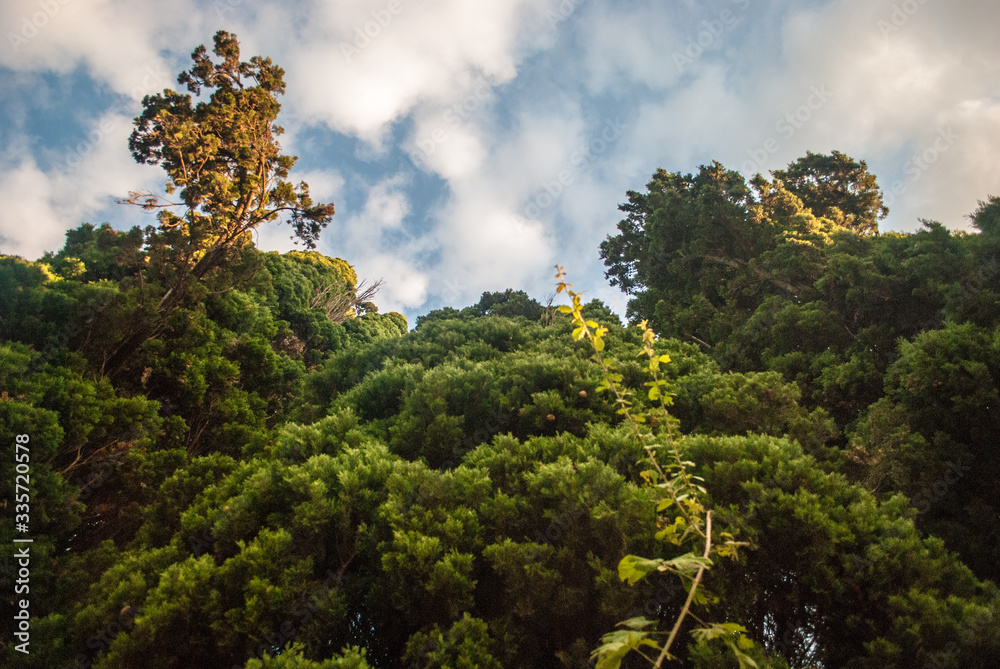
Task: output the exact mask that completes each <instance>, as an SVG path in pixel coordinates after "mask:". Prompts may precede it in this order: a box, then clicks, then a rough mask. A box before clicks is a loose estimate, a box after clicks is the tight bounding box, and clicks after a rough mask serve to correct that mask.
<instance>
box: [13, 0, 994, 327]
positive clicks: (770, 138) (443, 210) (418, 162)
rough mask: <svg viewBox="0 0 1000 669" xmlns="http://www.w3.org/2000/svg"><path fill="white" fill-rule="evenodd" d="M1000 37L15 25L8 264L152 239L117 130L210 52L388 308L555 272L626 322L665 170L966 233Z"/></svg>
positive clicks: (610, 22) (472, 8)
mask: <svg viewBox="0 0 1000 669" xmlns="http://www.w3.org/2000/svg"><path fill="white" fill-rule="evenodd" d="M997 25H1000V3H997V2H996V0H952V1H950V2H945V1H944V0H827V1H809V0H800V1H797V2H792V1H790V0H787V1H779V0H772V1H766V0H716V1H714V2H694V1H693V0H676V1H674V2H652V1H650V0H631V1H629V0H626V1H624V2H615V3H611V2H606V1H601V0H482V1H480V2H471V1H469V0H464V1H463V0H325V1H322V0H315V1H305V2H298V3H294V4H293V5H292V6H283V5H282V4H280V3H278V2H270V1H267V0H198V1H197V2H196V1H194V0H156V1H154V0H130V2H127V3H126V2H119V1H114V0H3V1H2V2H0V36H2V41H0V202H2V206H0V253H6V254H16V255H21V256H23V257H25V258H28V259H32V260H33V259H36V258H38V257H40V256H41V255H42V254H43V253H44V252H46V251H56V250H58V249H59V248H61V246H62V244H63V242H64V239H65V232H66V230H68V229H72V228H75V227H77V226H78V225H80V224H81V223H83V222H90V223H94V224H99V223H102V222H105V221H107V222H109V223H111V224H112V225H113V226H114V227H115V228H118V229H128V228H131V227H132V226H135V225H140V226H145V225H149V224H151V223H154V222H155V219H153V218H152V217H150V215H149V214H145V213H144V212H142V211H141V210H140V209H138V208H137V207H129V206H124V205H118V204H116V199H119V198H122V197H124V196H126V195H127V194H128V192H129V191H136V190H144V189H148V190H153V191H156V192H162V188H163V182H164V180H165V179H164V173H163V172H162V170H161V169H160V168H158V167H156V166H148V165H138V164H136V163H135V161H134V160H133V159H132V157H131V155H130V154H129V151H128V136H129V134H130V132H131V129H132V126H131V120H132V118H134V117H135V116H136V115H138V114H139V112H140V111H141V100H142V98H143V96H145V95H149V94H153V93H157V92H160V91H161V90H163V89H164V88H173V89H180V86H179V85H178V84H177V83H176V77H177V74H178V73H180V72H181V71H183V70H185V69H187V68H188V67H189V66H190V63H191V61H190V54H191V52H192V51H193V50H194V49H195V48H196V47H197V46H198V45H200V44H206V45H208V46H209V47H211V44H212V36H213V35H214V34H215V32H216V31H217V30H220V29H224V30H228V31H229V32H231V33H234V34H236V36H237V37H238V39H239V41H240V45H241V56H242V58H243V59H244V60H249V58H250V57H251V56H254V55H263V56H268V57H270V58H272V60H274V62H276V63H277V64H279V65H280V66H282V67H283V68H284V70H285V81H286V84H287V90H286V94H285V95H284V96H283V98H282V99H281V103H282V112H281V116H280V117H279V123H280V124H281V125H282V126H283V127H284V128H285V130H286V132H285V134H284V135H283V136H282V137H281V138H280V141H281V144H282V148H283V149H284V151H285V152H286V153H290V154H293V155H296V156H298V157H299V161H298V163H297V164H296V166H295V168H294V170H293V171H292V173H291V177H292V180H293V181H296V182H297V181H298V180H300V179H301V180H304V181H306V182H307V183H308V184H309V186H310V190H311V193H312V195H313V198H314V199H316V200H320V201H323V202H327V201H333V202H334V204H335V206H336V210H337V213H336V215H335V216H334V218H333V221H332V222H331V224H330V225H329V226H328V227H327V228H326V229H325V230H324V231H323V234H322V236H321V240H320V244H319V246H318V250H319V251H321V252H323V253H325V254H327V255H330V256H337V257H342V258H344V259H345V260H347V261H348V262H350V263H351V264H352V265H354V266H355V268H356V269H357V272H358V275H359V277H362V278H367V279H368V280H369V281H374V280H377V279H379V278H381V279H383V280H384V281H385V284H384V286H383V288H382V291H381V293H380V294H379V296H378V297H377V298H376V299H375V302H376V303H377V304H378V305H379V307H380V309H381V310H382V311H389V310H396V311H401V312H403V313H404V314H406V315H407V317H408V318H409V319H410V323H411V324H412V323H413V321H414V318H415V317H416V316H418V315H420V314H424V313H427V312H428V311H430V310H432V309H436V308H439V307H442V306H452V307H456V308H461V307H464V306H468V305H470V304H474V303H476V302H477V301H478V300H479V297H480V295H481V294H482V292H483V291H502V290H504V289H506V288H514V289H519V290H524V291H526V292H527V293H528V294H529V295H531V296H533V297H535V298H536V299H539V300H541V301H543V302H544V301H545V300H546V298H547V297H548V296H549V295H550V294H552V293H553V292H554V287H555V284H554V280H553V274H554V271H553V266H554V265H555V264H556V263H558V264H560V265H564V266H566V267H567V269H568V272H569V278H570V280H571V281H572V282H573V283H574V284H575V285H576V288H577V289H578V290H586V291H587V292H588V294H589V295H590V296H592V297H597V298H599V299H601V300H603V301H604V302H605V303H606V304H608V305H609V306H610V307H611V308H612V309H614V310H615V311H616V312H618V313H619V314H624V311H625V305H626V302H627V297H626V296H625V295H623V294H622V293H621V292H619V291H618V290H617V289H616V288H612V287H611V286H609V284H608V282H607V281H606V280H605V278H604V266H603V263H602V261H601V259H600V256H599V245H600V243H601V241H603V240H604V239H605V238H606V237H607V236H608V235H612V234H615V233H616V231H617V229H616V225H617V223H618V221H619V220H620V219H621V218H622V215H621V212H619V211H618V205H619V203H621V202H625V201H626V200H627V196H626V192H627V191H628V190H637V191H642V190H644V188H645V185H646V183H647V182H648V181H649V179H650V177H651V176H652V174H653V173H654V172H655V171H656V170H657V169H658V168H662V169H665V170H667V171H670V172H682V173H685V174H687V173H692V172H697V170H698V167H699V166H700V165H703V164H707V163H710V162H711V161H713V160H718V161H719V162H721V163H722V164H723V165H725V166H726V167H728V168H730V169H735V170H738V171H740V172H741V173H743V174H744V175H745V176H746V177H747V178H749V177H750V176H752V175H753V174H754V173H757V172H760V173H763V174H765V175H767V174H768V170H774V169H781V168H783V167H785V166H787V165H788V164H789V163H791V162H793V161H795V160H796V159H797V158H800V157H802V156H804V155H805V154H806V151H812V152H814V153H829V152H831V151H833V150H838V151H841V152H844V153H846V154H847V155H849V156H851V157H853V158H855V159H857V160H864V161H865V162H866V163H867V165H868V168H869V170H870V171H871V172H873V173H874V174H875V175H876V176H877V177H878V180H879V185H880V186H881V187H882V188H883V190H884V191H886V202H887V204H888V205H889V208H890V214H889V216H888V218H886V219H885V220H884V221H882V223H881V229H882V230H883V231H886V230H897V231H912V230H915V229H917V228H919V227H920V220H921V219H930V220H936V221H940V222H941V223H943V224H944V225H946V226H947V227H948V228H950V229H953V230H968V229H969V220H968V215H969V214H970V213H972V212H973V211H974V210H975V209H976V207H977V204H978V202H979V201H981V200H985V199H986V198H987V197H988V196H990V195H1000V41H998V40H997V39H996V26H997ZM257 243H258V246H259V247H260V248H262V249H265V250H277V251H287V250H292V249H295V248H297V247H296V246H295V245H294V244H293V242H292V240H291V228H290V227H289V226H287V225H280V224H271V225H268V226H265V227H262V228H260V229H259V231H258V240H257Z"/></svg>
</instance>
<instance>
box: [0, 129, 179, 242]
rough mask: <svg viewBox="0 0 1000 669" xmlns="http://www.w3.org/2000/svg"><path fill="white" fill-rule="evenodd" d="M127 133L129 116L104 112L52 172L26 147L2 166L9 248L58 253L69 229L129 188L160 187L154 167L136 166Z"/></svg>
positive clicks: (1, 231) (2, 213) (0, 193)
mask: <svg viewBox="0 0 1000 669" xmlns="http://www.w3.org/2000/svg"><path fill="white" fill-rule="evenodd" d="M128 132H129V124H128V119H127V117H124V116H121V115H119V114H114V113H107V114H104V115H103V116H102V117H101V118H99V119H96V120H94V121H93V122H92V124H91V126H90V131H89V132H88V133H87V134H86V135H85V136H84V137H82V138H81V140H80V141H79V142H77V143H76V144H75V145H71V146H67V147H66V148H65V149H64V150H63V151H61V152H59V153H58V154H55V156H54V162H55V165H56V167H55V168H54V169H53V170H51V171H49V172H45V171H42V170H41V169H40V168H39V167H38V164H37V163H36V161H35V160H34V158H33V157H32V156H31V155H30V154H29V152H28V151H27V150H26V149H22V150H21V151H18V152H17V154H15V155H12V156H8V158H7V159H6V160H5V161H4V163H5V164H4V165H3V166H2V167H0V197H2V198H3V200H2V201H3V202H5V203H7V204H6V205H5V206H4V207H3V208H2V209H0V235H2V237H3V250H4V252H7V253H14V254H18V255H23V256H26V257H28V258H32V259H34V258H37V257H38V256H40V255H41V254H42V253H43V252H45V251H56V250H58V249H59V248H61V247H62V245H63V241H64V237H65V232H66V230H67V229H69V228H75V227H77V226H78V225H80V223H83V222H85V221H88V220H89V219H90V218H91V217H92V216H93V214H95V213H96V212H99V211H101V210H105V209H107V208H109V207H111V206H113V205H114V202H115V200H116V199H117V198H124V197H126V196H127V195H128V192H129V191H130V190H144V189H155V188H156V187H157V185H158V180H159V179H158V175H156V174H155V170H151V169H149V168H145V169H144V168H142V167H140V166H138V165H136V164H135V163H134V162H133V161H132V159H131V156H129V154H128V150H127V148H126V142H125V138H126V137H127V136H128ZM136 212H137V214H138V209H136ZM136 220H137V222H141V221H140V219H139V218H138V216H137V217H136ZM91 222H94V221H91Z"/></svg>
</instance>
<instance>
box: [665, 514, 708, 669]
mask: <svg viewBox="0 0 1000 669" xmlns="http://www.w3.org/2000/svg"><path fill="white" fill-rule="evenodd" d="M705 525H706V527H705V555H704V557H705V559H706V560H707V559H708V556H709V554H710V553H711V552H712V512H711V511H709V512H708V513H706V514H705ZM704 573H705V565H702V566H700V567H698V573H697V574H696V575H695V577H694V581H692V582H691V590H690V592H688V597H687V601H686V602H684V608H683V609H681V614H680V615H679V616H677V622H675V623H674V628H673V629H672V630H670V636H669V637H667V643H665V644H664V645H663V651H662V652H661V653H660V657H658V658H657V659H656V664H655V665H653V666H654V667H655V668H656V669H660V667H662V666H663V661H664V660H666V659H667V655H669V654H670V646H671V645H673V643H674V638H676V636H677V633H678V632H679V631H680V629H681V624H682V623H683V622H684V619H685V618H686V617H687V615H688V613H689V612H690V611H691V602H693V601H694V593H695V591H696V590H697V589H698V584H700V583H701V577H702V575H703V574H704Z"/></svg>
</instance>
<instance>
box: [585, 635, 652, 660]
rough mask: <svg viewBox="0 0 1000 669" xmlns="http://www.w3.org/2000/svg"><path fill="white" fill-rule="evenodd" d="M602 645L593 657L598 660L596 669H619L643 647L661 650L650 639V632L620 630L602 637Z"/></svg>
mask: <svg viewBox="0 0 1000 669" xmlns="http://www.w3.org/2000/svg"><path fill="white" fill-rule="evenodd" d="M601 641H603V642H604V643H602V644H601V645H600V646H599V647H598V648H597V649H596V650H594V652H593V653H592V654H591V657H596V658H597V666H596V669H619V667H621V664H622V660H623V659H625V656H626V655H628V654H629V653H630V652H632V651H633V650H636V649H638V648H640V647H642V646H650V647H652V648H659V646H657V645H656V643H655V642H653V641H652V640H651V639H649V638H648V632H635V631H632V630H618V631H616V632H609V633H607V634H605V635H604V636H603V637H601Z"/></svg>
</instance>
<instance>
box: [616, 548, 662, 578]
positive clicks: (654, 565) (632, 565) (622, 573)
mask: <svg viewBox="0 0 1000 669" xmlns="http://www.w3.org/2000/svg"><path fill="white" fill-rule="evenodd" d="M663 564H664V561H663V560H649V559H647V558H642V557H638V556H637V555H626V556H625V557H623V558H622V559H621V562H619V563H618V578H620V579H621V580H623V581H626V582H627V583H628V584H629V585H635V584H636V583H638V582H639V581H641V580H642V579H644V578H646V576H647V575H648V574H649V573H650V572H654V571H659V570H660V567H662V566H663Z"/></svg>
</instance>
